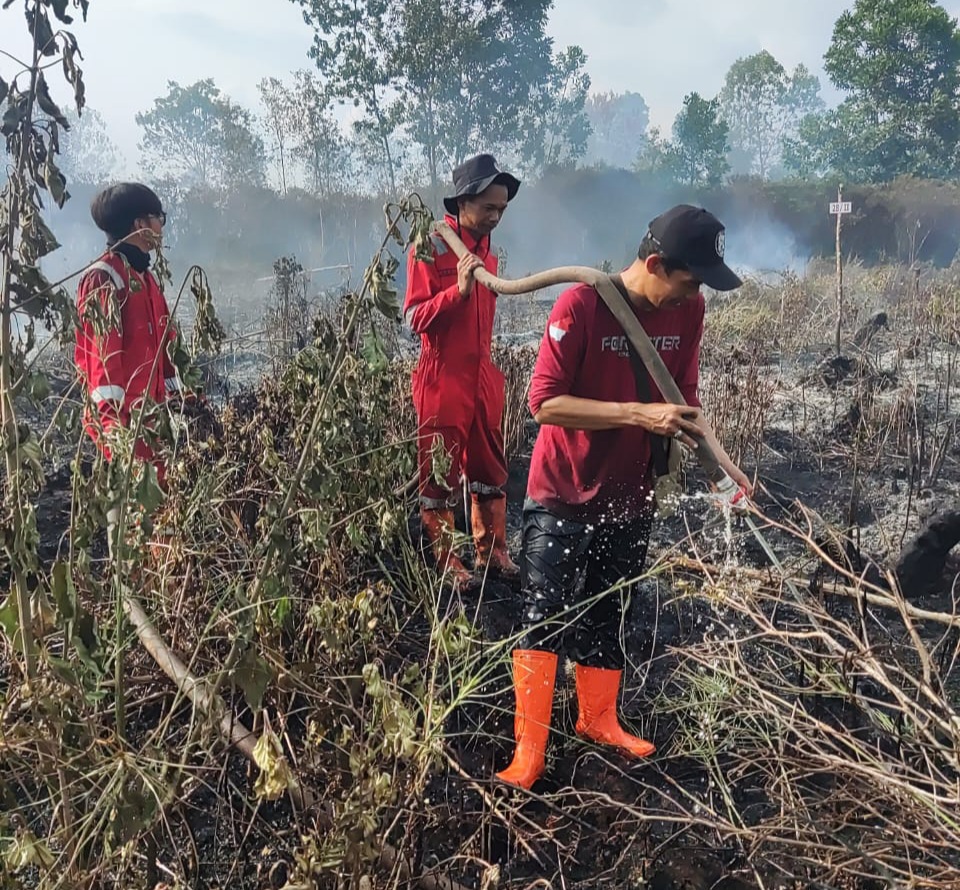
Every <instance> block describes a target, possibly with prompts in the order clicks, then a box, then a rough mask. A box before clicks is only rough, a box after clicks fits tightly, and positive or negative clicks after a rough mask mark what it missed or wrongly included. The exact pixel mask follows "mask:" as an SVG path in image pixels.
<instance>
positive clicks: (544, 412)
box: [497, 204, 752, 789]
mask: <svg viewBox="0 0 960 890" xmlns="http://www.w3.org/2000/svg"><path fill="white" fill-rule="evenodd" d="M724 243H725V234H724V227H723V225H722V224H721V223H720V221H719V220H718V219H717V218H716V217H715V216H714V215H713V214H711V213H709V212H708V211H706V210H704V209H703V208H700V207H693V206H690V205H687V204H681V205H678V206H676V207H674V208H672V209H671V210H668V211H667V212H666V213H663V214H661V215H660V216H658V217H657V218H656V219H654V220H653V221H651V223H650V226H649V230H648V231H647V233H646V235H645V236H644V238H643V240H642V241H641V243H640V247H639V250H638V252H637V259H636V260H634V261H633V263H632V264H631V265H630V266H629V267H628V268H627V269H625V270H624V271H623V272H622V273H621V274H620V275H619V276H615V277H614V279H613V280H614V283H615V284H616V285H617V287H618V289H619V290H620V292H621V296H622V297H623V299H624V300H626V301H627V303H628V304H629V305H630V307H631V308H632V309H633V311H634V313H635V315H636V317H637V319H638V320H639V322H640V324H641V325H642V327H643V329H644V330H645V331H646V333H647V336H648V337H649V338H650V340H651V342H652V343H653V345H654V348H655V349H656V350H657V351H658V352H659V354H660V357H661V358H662V359H663V363H664V365H665V366H666V368H667V370H668V371H669V372H670V374H671V375H672V376H673V378H674V380H676V382H677V384H678V386H679V388H680V391H681V393H682V394H683V397H684V400H685V401H686V403H687V404H686V405H683V406H680V405H673V404H667V403H665V402H664V400H663V397H662V395H661V394H660V392H659V390H657V388H656V385H655V384H654V382H653V381H652V380H650V379H649V376H648V375H647V374H646V370H645V369H643V371H642V376H641V372H640V370H639V369H637V368H636V362H635V361H634V356H633V355H632V347H631V346H630V344H629V342H628V340H627V338H626V336H625V334H624V331H623V328H622V327H621V326H620V323H619V322H618V321H617V319H616V317H615V316H614V315H613V313H612V312H611V311H610V309H609V308H608V307H607V305H606V303H604V301H603V300H602V299H601V298H600V296H599V295H598V293H597V291H596V290H595V289H594V288H593V287H591V286H589V285H586V284H579V285H576V286H575V287H572V288H570V289H569V290H566V291H564V292H563V293H562V294H561V295H560V296H559V298H558V299H557V302H556V303H555V304H554V306H553V309H552V311H551V312H550V317H549V320H548V322H547V325H546V330H545V331H544V335H543V340H542V341H541V344H540V351H539V353H538V356H537V363H536V366H535V368H534V372H533V380H532V382H531V384H530V393H529V404H530V411H531V413H532V414H533V416H534V418H535V419H536V420H537V422H538V423H539V424H540V431H539V433H538V435H537V441H536V444H535V446H534V450H533V456H532V459H531V462H530V474H529V478H528V480H527V499H526V501H525V503H524V505H523V569H524V577H523V605H524V610H523V627H524V639H523V642H522V643H521V645H520V646H519V647H518V648H517V649H516V650H514V652H513V676H514V690H515V694H516V717H515V723H514V733H515V737H516V742H517V745H516V750H515V754H514V758H513V762H512V763H511V764H510V766H508V767H507V768H506V769H505V770H503V771H502V772H500V773H498V774H497V777H498V778H499V779H500V780H501V781H503V782H506V783H508V784H511V785H517V786H520V787H523V788H528V789H529V788H530V787H531V785H532V784H533V783H534V782H535V781H536V780H537V779H538V778H539V777H540V775H541V774H542V773H543V770H544V753H545V751H546V745H547V739H548V736H549V730H550V720H551V708H552V704H553V690H554V682H555V679H556V672H557V664H558V654H560V653H563V654H565V655H567V656H569V658H570V659H571V661H573V662H574V664H575V674H576V685H577V705H578V711H579V716H578V719H577V724H576V731H577V733H578V734H579V735H581V736H583V737H584V738H587V739H590V740H591V741H593V742H596V743H598V744H603V745H610V746H612V747H614V748H617V749H619V750H620V751H621V752H622V753H623V754H625V755H626V756H628V757H633V758H642V757H647V756H649V755H651V754H653V753H654V750H655V749H654V745H653V744H652V743H651V742H649V741H647V740H646V739H643V738H640V737H638V736H635V735H632V734H631V733H629V732H627V731H626V730H625V729H624V728H623V727H622V726H621V725H620V721H619V719H618V717H617V701H618V698H619V694H620V685H621V679H622V675H623V667H624V651H623V643H622V627H623V610H624V601H625V599H626V598H627V597H629V596H630V595H631V591H633V592H634V593H635V592H636V587H635V583H634V582H635V580H636V579H637V578H638V576H640V575H641V574H642V572H643V567H644V563H645V560H646V555H647V541H648V539H649V536H650V528H651V523H652V521H653V513H654V504H653V502H652V497H651V471H652V469H653V468H654V464H655V462H656V452H655V451H654V448H660V449H662V448H663V447H664V444H665V443H666V442H668V441H669V439H668V438H665V437H672V438H676V439H678V440H679V441H681V442H683V443H684V444H685V445H686V446H687V447H689V448H696V447H697V443H698V441H704V442H706V443H707V444H708V445H709V447H710V449H711V450H712V451H713V452H714V454H716V455H717V458H718V460H719V461H720V464H721V466H722V467H723V468H724V470H725V471H726V473H727V474H728V475H729V476H730V477H731V479H732V480H733V481H734V483H736V485H737V486H739V487H740V489H741V490H742V491H743V492H744V493H746V494H748V495H749V494H750V493H751V491H752V486H751V483H750V480H749V479H748V478H747V476H746V475H745V474H744V473H743V471H742V470H740V468H739V467H737V466H736V465H735V464H734V463H733V461H732V460H731V459H730V457H729V455H728V454H727V453H726V451H724V449H723V447H722V446H721V445H720V443H719V442H718V441H717V437H716V435H715V434H714V432H713V429H712V427H711V426H710V424H709V422H708V421H707V419H706V418H705V417H704V416H703V414H702V413H701V411H700V400H699V398H698V395H697V386H698V381H699V359H700V342H701V339H702V337H703V318H704V299H703V295H702V294H701V293H700V287H701V285H702V284H706V285H708V286H709V287H711V288H713V289H714V290H719V291H728V290H733V289H734V288H737V287H739V286H740V284H741V282H740V279H739V278H738V277H737V276H736V274H735V273H734V272H733V271H732V270H731V269H730V268H729V267H728V266H727V265H726V263H725V262H724ZM641 368H642V365H641Z"/></svg>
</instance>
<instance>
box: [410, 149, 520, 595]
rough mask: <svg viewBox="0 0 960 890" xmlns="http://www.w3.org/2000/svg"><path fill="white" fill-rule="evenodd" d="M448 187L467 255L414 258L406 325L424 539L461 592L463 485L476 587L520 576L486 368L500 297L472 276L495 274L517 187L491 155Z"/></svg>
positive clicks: (493, 389)
mask: <svg viewBox="0 0 960 890" xmlns="http://www.w3.org/2000/svg"><path fill="white" fill-rule="evenodd" d="M453 184H454V190H455V194H454V195H453V196H451V197H449V198H444V202H443V203H444V207H445V208H446V210H447V216H446V220H447V222H448V223H449V224H450V225H451V226H452V227H453V229H454V230H455V231H456V232H457V233H458V234H459V235H460V237H461V239H462V240H463V242H464V243H465V244H466V246H467V248H468V249H469V250H470V253H469V254H468V255H466V256H465V257H464V258H463V259H462V260H460V261H458V260H457V257H456V255H455V254H454V253H453V251H451V250H450V249H449V248H448V247H447V245H446V243H445V242H444V241H443V239H442V238H440V237H439V236H434V238H433V262H424V261H422V260H417V259H416V256H415V255H414V252H413V251H411V252H410V254H409V256H408V258H407V293H406V300H405V303H404V317H405V319H406V321H407V323H408V324H409V325H410V327H411V329H412V330H413V331H414V333H416V334H419V335H420V359H419V361H418V363H417V366H416V368H415V369H414V372H413V402H414V407H415V409H416V412H417V422H418V427H419V429H418V446H417V450H418V462H419V472H420V508H421V509H420V515H421V519H422V525H423V531H424V534H425V536H426V537H427V539H428V540H429V542H430V546H431V548H432V550H433V554H434V557H435V558H436V562H437V566H438V568H439V569H440V570H441V571H443V572H444V573H445V575H446V577H447V578H448V580H449V581H451V582H452V584H453V586H454V587H462V586H465V585H468V584H470V583H472V581H473V576H472V575H471V573H470V572H469V571H468V570H467V569H466V567H465V566H464V564H463V562H462V561H461V559H460V557H459V556H458V555H457V553H456V551H455V548H454V546H453V531H454V518H453V507H454V506H455V505H456V503H457V499H458V488H459V483H460V479H461V477H462V476H463V477H466V479H467V482H468V484H469V487H470V492H471V500H472V506H471V515H470V519H471V528H472V531H473V537H474V546H475V550H476V562H475V571H476V572H477V575H478V577H483V575H484V574H485V573H486V572H488V571H489V572H491V573H494V574H498V575H500V576H504V577H508V578H516V577H518V576H519V569H518V568H517V566H516V565H515V563H514V562H513V561H512V560H511V559H510V554H509V552H508V550H507V537H506V536H507V507H506V494H505V493H504V490H503V486H504V484H505V483H506V481H507V462H506V458H505V456H504V450H503V407H504V403H503V395H504V384H503V374H502V373H501V372H500V370H499V369H498V368H497V367H496V366H495V365H494V364H493V362H492V361H491V358H490V344H491V337H492V334H493V317H494V313H495V311H496V306H497V295H496V294H495V293H493V291H491V290H489V289H488V288H486V287H484V286H483V285H482V284H480V283H479V282H478V281H477V280H476V278H475V277H474V272H475V270H476V269H478V268H480V267H481V266H482V267H485V268H486V269H487V270H488V271H490V272H491V273H493V274H496V273H497V257H496V254H494V252H493V250H492V249H491V246H490V235H491V233H492V232H493V230H494V229H495V228H496V227H497V224H498V223H499V222H500V219H501V218H502V216H503V214H504V211H505V210H506V209H507V204H508V203H509V202H510V201H511V200H513V198H514V196H515V195H516V194H517V190H518V189H519V188H520V181H519V180H518V179H517V178H516V177H514V176H512V175H510V174H509V173H505V172H503V171H502V170H500V169H499V168H498V167H497V163H496V160H495V159H494V157H493V156H492V155H489V154H481V155H477V156H476V157H473V158H470V159H469V160H467V161H465V162H464V163H463V164H461V165H460V166H458V167H457V168H456V169H455V170H454V171H453ZM438 456H441V459H440V460H435V458H437V457H438Z"/></svg>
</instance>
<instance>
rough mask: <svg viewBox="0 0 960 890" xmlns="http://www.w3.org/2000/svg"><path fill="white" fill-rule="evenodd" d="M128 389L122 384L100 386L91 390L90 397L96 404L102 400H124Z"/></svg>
mask: <svg viewBox="0 0 960 890" xmlns="http://www.w3.org/2000/svg"><path fill="white" fill-rule="evenodd" d="M125 395H126V391H125V390H124V388H123V387H122V386H98V387H96V388H95V389H93V390H92V391H91V392H90V398H91V399H93V403H94V404H95V405H99V404H100V403H101V402H107V401H113V402H122V401H123V397H124V396H125Z"/></svg>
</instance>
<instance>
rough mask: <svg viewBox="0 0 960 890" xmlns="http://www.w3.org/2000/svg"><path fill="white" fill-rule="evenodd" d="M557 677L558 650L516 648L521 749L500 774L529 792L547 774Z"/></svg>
mask: <svg viewBox="0 0 960 890" xmlns="http://www.w3.org/2000/svg"><path fill="white" fill-rule="evenodd" d="M556 679H557V656H556V654H555V653H553V652H544V651H542V650H540V649H516V650H514V653H513V691H514V694H515V695H516V698H517V710H516V712H515V716H514V719H513V734H514V737H515V738H516V740H517V748H516V751H515V752H514V754H513V762H512V763H511V764H510V766H508V767H507V768H506V769H505V770H503V771H502V772H499V773H497V778H498V779H499V780H500V781H501V782H506V783H507V784H508V785H516V786H518V787H520V788H526V789H527V790H528V791H529V790H530V788H531V786H532V785H533V783H534V782H536V781H537V779H539V778H540V776H542V775H543V771H544V769H545V767H546V762H545V756H546V753H547V739H548V738H549V736H550V716H551V711H552V710H553V686H554V683H555V682H556Z"/></svg>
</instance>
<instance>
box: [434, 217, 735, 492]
mask: <svg viewBox="0 0 960 890" xmlns="http://www.w3.org/2000/svg"><path fill="white" fill-rule="evenodd" d="M433 231H435V232H436V233H437V234H438V235H440V236H441V237H442V238H443V240H444V241H446V242H447V244H448V245H450V249H451V250H452V251H453V252H454V253H455V254H456V255H457V258H458V259H462V258H463V257H464V256H465V255H466V254H467V253H469V251H468V250H467V247H466V245H465V244H464V243H463V241H461V240H460V238H459V237H458V236H457V233H456V232H455V231H454V230H453V229H452V228H451V227H450V225H449V224H448V223H446V222H443V221H440V222H435V223H434V224H433ZM474 276H475V277H476V279H477V281H479V282H480V283H481V284H482V285H484V286H485V287H488V288H490V290H492V291H494V292H495V293H498V294H503V295H505V296H516V295H519V294H527V293H530V292H532V291H536V290H541V289H543V288H545V287H551V286H552V285H555V284H571V283H581V284H589V285H591V286H592V287H594V288H595V289H596V291H597V293H598V294H599V295H600V298H601V299H602V300H603V302H604V303H606V305H607V308H608V309H609V310H610V311H611V312H612V313H613V315H614V318H616V319H617V321H618V322H619V323H620V325H621V327H622V328H623V331H624V333H625V334H626V335H627V339H628V340H629V341H630V343H631V345H632V346H633V348H634V349H635V350H636V351H637V354H638V355H639V356H640V358H641V359H642V361H643V364H644V367H646V369H647V371H648V373H649V374H650V377H651V378H652V379H653V381H654V383H656V384H657V388H658V389H659V390H660V392H661V394H662V395H663V397H664V399H665V400H666V401H668V402H672V403H673V404H674V405H686V404H687V403H686V400H685V399H684V398H683V394H682V393H681V392H680V387H679V386H677V382H676V381H675V380H674V379H673V376H672V375H671V373H670V372H669V371H668V370H667V366H666V365H665V364H664V363H663V359H661V358H660V353H658V352H657V350H656V348H655V347H654V345H653V343H651V342H650V338H649V337H648V336H647V332H646V331H645V330H644V329H643V327H642V325H641V324H640V322H639V320H638V319H637V317H636V315H634V314H633V312H632V310H631V309H630V307H629V306H627V304H626V303H625V302H624V300H623V298H622V297H621V296H620V291H619V290H617V286H616V285H615V284H614V283H613V281H612V280H611V279H610V276H609V275H606V274H604V273H603V272H601V271H599V270H598V269H591V268H590V267H589V266H559V267H557V268H556V269H547V270H546V271H544V272H537V273H536V274H534V275H528V276H526V277H524V278H515V279H510V278H500V277H498V276H496V275H493V274H491V273H490V272H489V271H487V270H486V269H485V268H483V267H482V266H481V267H480V268H478V269H476V270H475V271H474ZM695 453H696V456H697V460H698V461H699V462H700V466H702V467H703V470H704V472H705V473H706V475H707V478H708V479H709V480H710V481H711V482H712V483H713V484H714V485H715V486H716V489H717V494H718V496H720V497H721V498H723V499H724V500H727V501H728V502H729V503H731V504H734V503H737V502H738V501H740V500H741V499H742V498H744V497H745V495H744V492H743V491H742V490H741V489H740V487H739V486H738V485H737V484H736V482H734V481H733V479H731V478H730V476H729V475H728V474H727V471H726V470H724V469H723V467H722V466H720V461H719V460H718V459H717V456H716V455H715V454H714V453H713V449H711V448H710V446H709V445H708V444H707V443H706V442H705V441H703V440H701V441H700V442H698V443H697V449H696V452H695Z"/></svg>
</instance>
